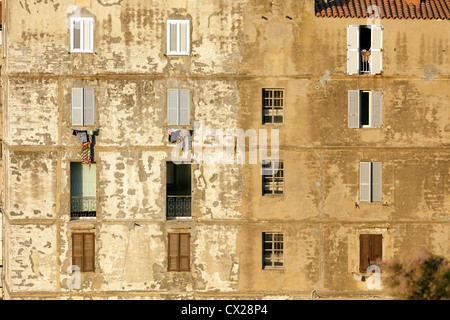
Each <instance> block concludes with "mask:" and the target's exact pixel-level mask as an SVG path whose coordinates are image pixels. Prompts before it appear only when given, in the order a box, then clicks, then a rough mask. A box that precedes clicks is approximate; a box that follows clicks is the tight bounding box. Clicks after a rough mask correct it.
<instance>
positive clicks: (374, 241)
mask: <svg viewBox="0 0 450 320" xmlns="http://www.w3.org/2000/svg"><path fill="white" fill-rule="evenodd" d="M382 239H383V236H382V235H381V234H361V235H360V236H359V271H360V272H363V273H365V272H366V271H367V268H368V267H369V266H371V265H376V264H378V263H379V262H380V261H381V259H382Z"/></svg>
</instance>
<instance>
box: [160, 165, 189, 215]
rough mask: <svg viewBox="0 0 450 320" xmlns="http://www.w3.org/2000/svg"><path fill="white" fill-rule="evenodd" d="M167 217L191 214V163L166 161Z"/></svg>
mask: <svg viewBox="0 0 450 320" xmlns="http://www.w3.org/2000/svg"><path fill="white" fill-rule="evenodd" d="M166 179H167V182H166V190H167V217H169V218H174V217H190V216H191V165H190V164H175V163H173V162H167V176H166Z"/></svg>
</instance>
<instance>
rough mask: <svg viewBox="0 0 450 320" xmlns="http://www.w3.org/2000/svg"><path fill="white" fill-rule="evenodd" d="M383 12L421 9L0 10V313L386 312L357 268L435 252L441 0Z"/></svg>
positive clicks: (441, 147) (442, 130)
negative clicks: (179, 137) (242, 138)
mask: <svg viewBox="0 0 450 320" xmlns="http://www.w3.org/2000/svg"><path fill="white" fill-rule="evenodd" d="M361 2H365V1H361ZM391 2H393V3H396V4H398V3H399V6H400V7H401V8H406V9H404V10H411V12H416V9H417V10H419V11H417V12H420V13H423V12H428V13H429V14H428V15H427V16H426V15H425V13H423V16H420V17H419V16H418V15H417V17H416V18H415V19H412V17H410V16H408V17H406V14H405V15H404V16H402V17H403V18H402V19H393V18H389V17H387V13H386V12H388V9H389V8H385V7H384V4H381V1H372V3H373V5H379V6H380V7H381V9H382V14H380V17H379V18H377V19H372V18H369V17H368V15H367V14H366V12H367V11H368V10H369V8H366V7H364V8H363V9H364V10H362V9H361V8H362V7H361V6H360V5H359V4H358V3H359V1H353V0H352V1H342V0H339V1H337V0H334V1H332V0H329V1H312V0H311V1H306V0H283V1H281V0H200V1H199V0H58V1H56V0H48V1H29V0H17V1H11V0H9V1H8V0H3V13H2V17H3V62H2V69H1V72H2V74H1V76H2V97H3V99H2V100H3V104H2V151H3V152H2V164H3V172H2V205H1V207H2V218H3V226H2V230H3V246H2V247H3V255H2V263H3V288H2V290H3V297H4V299H108V298H120V299H204V298H217V299H253V298H256V299H310V298H311V297H315V298H317V297H318V296H320V297H321V298H330V299H337V298H368V297H373V296H376V297H380V298H389V296H388V294H387V293H386V292H385V290H384V289H383V286H382V282H381V286H380V287H370V286H369V285H368V281H361V280H362V277H363V276H364V275H365V274H366V271H367V270H366V269H367V267H368V266H369V265H374V264H376V263H377V261H379V260H380V259H381V260H388V259H390V258H393V257H406V256H408V255H410V254H411V253H413V252H414V251H415V250H416V249H418V248H420V247H427V248H430V249H431V250H432V251H433V252H435V253H437V254H441V255H444V256H446V257H450V250H449V249H450V248H449V240H450V239H449V237H450V225H449V223H450V220H449V217H448V215H449V204H450V196H449V183H448V181H449V173H450V172H449V171H450V170H449V163H450V160H449V159H450V152H449V148H448V147H449V134H450V118H449V105H450V103H449V101H450V99H449V95H450V93H449V92H450V58H449V55H448V53H449V50H450V49H449V48H448V44H449V41H450V14H449V13H448V11H449V10H450V2H449V1H448V0H426V1H423V7H421V6H416V7H417V8H416V7H415V6H414V5H413V4H411V5H408V4H406V3H403V2H402V1H401V0H395V1H391ZM383 3H384V2H383ZM437 6H439V10H437V9H436V12H437V14H436V15H432V13H433V14H434V12H435V10H434V9H433V8H437ZM344 7H345V10H344V9H343V8H344ZM380 7H376V8H380ZM428 7H430V8H431V9H428ZM355 8H359V9H358V10H356V9H355ZM373 8H375V7H373ZM373 8H372V9H373ZM423 8H424V9H423ZM397 9H398V6H397V8H396V14H399V13H398V11H399V10H397ZM404 10H403V11H402V12H404ZM427 10H429V11H427ZM361 12H362V13H361ZM389 12H391V11H389ZM392 12H393V11H392ZM408 12H409V11H408ZM441 12H442V13H441ZM334 13H336V14H334ZM389 14H391V13H389ZM340 15H342V17H340ZM392 15H393V13H392ZM367 26H369V27H367ZM366 46H367V48H366ZM364 50H365V51H364ZM199 124H200V125H201V127H200V126H199ZM180 129H187V130H188V132H190V133H192V141H188V137H187V138H185V139H187V140H184V141H183V142H186V141H187V144H188V145H190V142H192V145H191V146H190V147H189V146H188V147H187V148H185V149H187V150H188V151H187V152H188V153H190V152H191V151H192V150H193V151H196V152H201V156H202V158H198V157H199V154H197V158H195V159H196V161H194V160H192V161H191V162H190V163H184V164H180V165H174V164H173V163H172V161H173V153H172V150H173V147H174V145H175V144H174V143H173V142H171V139H172V137H173V136H172V135H175V134H178V133H180V131H178V130H180ZM209 129H211V130H209ZM212 130H216V132H226V131H227V130H243V131H244V132H247V133H248V134H249V135H251V133H252V132H255V133H256V134H257V136H258V139H259V138H261V137H262V134H263V132H267V133H268V137H269V138H270V137H271V139H273V140H274V139H275V136H272V135H271V134H272V132H277V133H278V137H279V140H278V141H279V159H280V160H279V161H277V162H272V165H274V164H275V163H277V164H279V166H278V170H271V169H270V168H267V167H266V166H265V165H264V164H263V160H266V158H267V157H265V156H262V157H258V159H257V162H256V163H251V162H250V159H248V161H245V163H239V162H238V161H232V162H230V163H219V162H218V161H216V162H214V161H209V160H210V159H209V160H208V154H209V153H208V151H210V150H212V149H215V150H216V151H217V150H219V148H216V147H217V145H218V144H217V143H218V141H219V140H220V139H219V135H216V136H215V137H211V135H212V134H211V135H208V134H207V133H208V132H210V133H211V132H213V131H212ZM265 130H266V131H265ZM183 132H184V131H183ZM91 133H92V135H90V134H91ZM90 138H92V144H91V145H89V141H90V140H89V139H90ZM246 141H247V146H246V149H245V151H246V154H247V155H249V154H250V153H251V151H252V150H253V149H252V146H253V145H252V144H251V141H253V140H252V139H251V137H250V138H249V139H246ZM258 141H261V140H258ZM271 142H272V141H271ZM198 144H201V145H200V146H199V145H198ZM225 144H226V145H227V146H231V148H230V149H231V150H233V149H236V148H235V141H234V140H233V141H232V142H230V141H228V140H226V141H225ZM183 145H184V144H183ZM177 146H178V145H177ZM184 146H186V145H184ZM259 147H260V148H259V151H266V150H264V148H263V146H262V144H261V143H259ZM89 150H91V153H90V156H91V158H90V159H91V164H90V166H89V165H87V164H83V163H82V157H83V155H84V156H89V152H88V153H87V154H86V153H83V152H85V151H89ZM223 150H225V148H224V149H223ZM262 154H264V152H262ZM269 154H270V152H269ZM216 155H217V154H216ZM199 159H200V160H202V161H199ZM246 159H247V158H246ZM85 160H86V158H85ZM88 160H89V159H87V162H89V161H88ZM262 173H264V175H262ZM73 265H77V266H79V268H80V270H78V269H74V268H73V267H72V266H73ZM78 271H79V272H78ZM72 272H75V273H73V274H72ZM74 277H75V278H74ZM76 277H79V278H76ZM77 279H79V280H80V282H79V283H78V284H79V286H78V284H77V281H76V280H77ZM68 280H74V281H73V282H69V281H68ZM313 292H315V294H314V293H313ZM317 295H318V296H317Z"/></svg>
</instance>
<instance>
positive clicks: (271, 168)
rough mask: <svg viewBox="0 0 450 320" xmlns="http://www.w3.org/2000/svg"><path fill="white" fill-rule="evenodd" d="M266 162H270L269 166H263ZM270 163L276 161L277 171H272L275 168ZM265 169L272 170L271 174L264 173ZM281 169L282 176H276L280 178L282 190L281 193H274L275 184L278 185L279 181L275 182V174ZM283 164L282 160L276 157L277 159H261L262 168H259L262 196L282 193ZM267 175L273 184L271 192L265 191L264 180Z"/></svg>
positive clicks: (283, 179)
mask: <svg viewBox="0 0 450 320" xmlns="http://www.w3.org/2000/svg"><path fill="white" fill-rule="evenodd" d="M267 162H270V164H271V165H270V168H267V167H264V165H265V164H267ZM272 163H278V169H277V170H278V171H277V173H274V170H275V168H274V167H273V165H272ZM280 163H281V164H282V166H281V168H280ZM266 170H270V171H272V174H270V175H266V174H264V171H266ZM280 170H281V173H282V176H281V177H278V178H281V189H282V192H281V193H275V185H280V183H276V181H275V178H276V176H275V175H276V174H278V172H279V171H280ZM284 173H285V164H284V160H281V159H278V160H276V161H275V160H262V168H261V175H262V195H263V196H282V195H284V188H285V175H284ZM267 176H270V177H271V184H272V185H273V189H272V192H271V193H266V191H265V189H266V188H265V186H266V181H267V178H266V177H267Z"/></svg>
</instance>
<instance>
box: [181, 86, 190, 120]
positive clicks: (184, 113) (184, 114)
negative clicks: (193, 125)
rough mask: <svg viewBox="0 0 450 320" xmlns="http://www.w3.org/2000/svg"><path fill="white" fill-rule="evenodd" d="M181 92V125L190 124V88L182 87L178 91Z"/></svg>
mask: <svg viewBox="0 0 450 320" xmlns="http://www.w3.org/2000/svg"><path fill="white" fill-rule="evenodd" d="M178 93H179V106H180V112H179V115H180V120H179V125H181V126H183V125H188V124H189V120H190V119H189V118H190V112H189V100H190V99H189V90H186V89H180V90H179V91H178Z"/></svg>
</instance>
